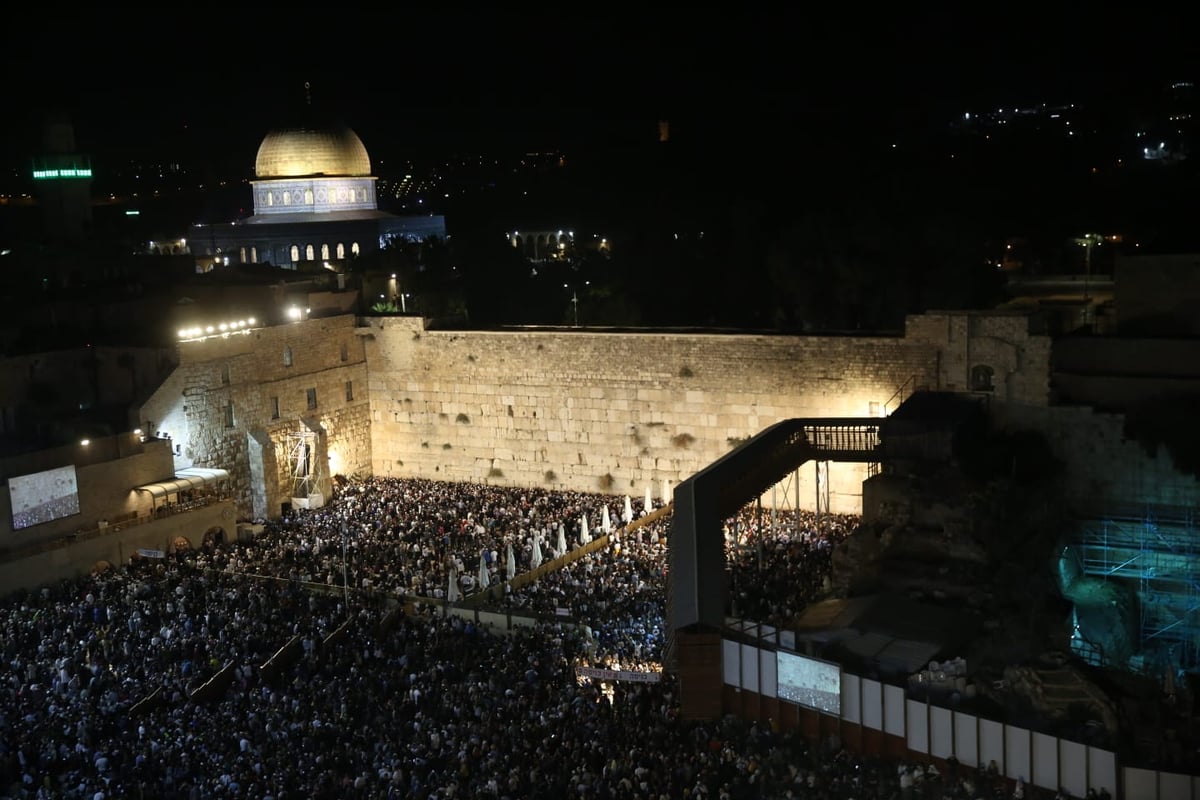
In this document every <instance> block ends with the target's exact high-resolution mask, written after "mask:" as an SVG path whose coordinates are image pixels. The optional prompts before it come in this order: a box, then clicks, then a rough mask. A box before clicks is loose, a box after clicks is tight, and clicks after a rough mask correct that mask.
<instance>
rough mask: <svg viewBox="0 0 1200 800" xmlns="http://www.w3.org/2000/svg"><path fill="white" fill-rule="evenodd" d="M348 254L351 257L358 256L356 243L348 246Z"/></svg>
mask: <svg viewBox="0 0 1200 800" xmlns="http://www.w3.org/2000/svg"><path fill="white" fill-rule="evenodd" d="M350 253H351V254H352V255H358V242H355V243H354V244H352V245H350Z"/></svg>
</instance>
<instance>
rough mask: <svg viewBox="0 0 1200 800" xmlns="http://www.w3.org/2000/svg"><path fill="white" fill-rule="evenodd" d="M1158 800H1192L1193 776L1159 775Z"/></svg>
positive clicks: (1164, 773)
mask: <svg viewBox="0 0 1200 800" xmlns="http://www.w3.org/2000/svg"><path fill="white" fill-rule="evenodd" d="M1158 800H1192V776H1191V775H1177V774H1175V773H1173V772H1160V773H1158Z"/></svg>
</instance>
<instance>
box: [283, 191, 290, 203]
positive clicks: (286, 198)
mask: <svg viewBox="0 0 1200 800" xmlns="http://www.w3.org/2000/svg"><path fill="white" fill-rule="evenodd" d="M283 204H284V205H285V206H290V205H291V204H292V193H291V192H284V193H283Z"/></svg>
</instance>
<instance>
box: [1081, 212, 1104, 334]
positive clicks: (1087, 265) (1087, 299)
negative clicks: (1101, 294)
mask: <svg viewBox="0 0 1200 800" xmlns="http://www.w3.org/2000/svg"><path fill="white" fill-rule="evenodd" d="M1103 243H1104V237H1103V236H1101V235H1100V234H1098V233H1085V234H1084V235H1083V236H1080V237H1079V238H1077V239H1076V240H1075V244H1077V245H1079V246H1080V247H1082V248H1083V323H1084V324H1085V325H1087V324H1089V323H1090V322H1091V308H1092V297H1091V282H1092V248H1093V247H1099V246H1100V245H1101V244H1103Z"/></svg>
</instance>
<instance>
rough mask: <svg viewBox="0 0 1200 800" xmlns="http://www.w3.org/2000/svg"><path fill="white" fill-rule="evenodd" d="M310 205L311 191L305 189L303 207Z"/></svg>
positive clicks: (311, 199)
mask: <svg viewBox="0 0 1200 800" xmlns="http://www.w3.org/2000/svg"><path fill="white" fill-rule="evenodd" d="M312 204H313V193H312V189H305V190H304V205H306V206H311V205H312Z"/></svg>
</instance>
